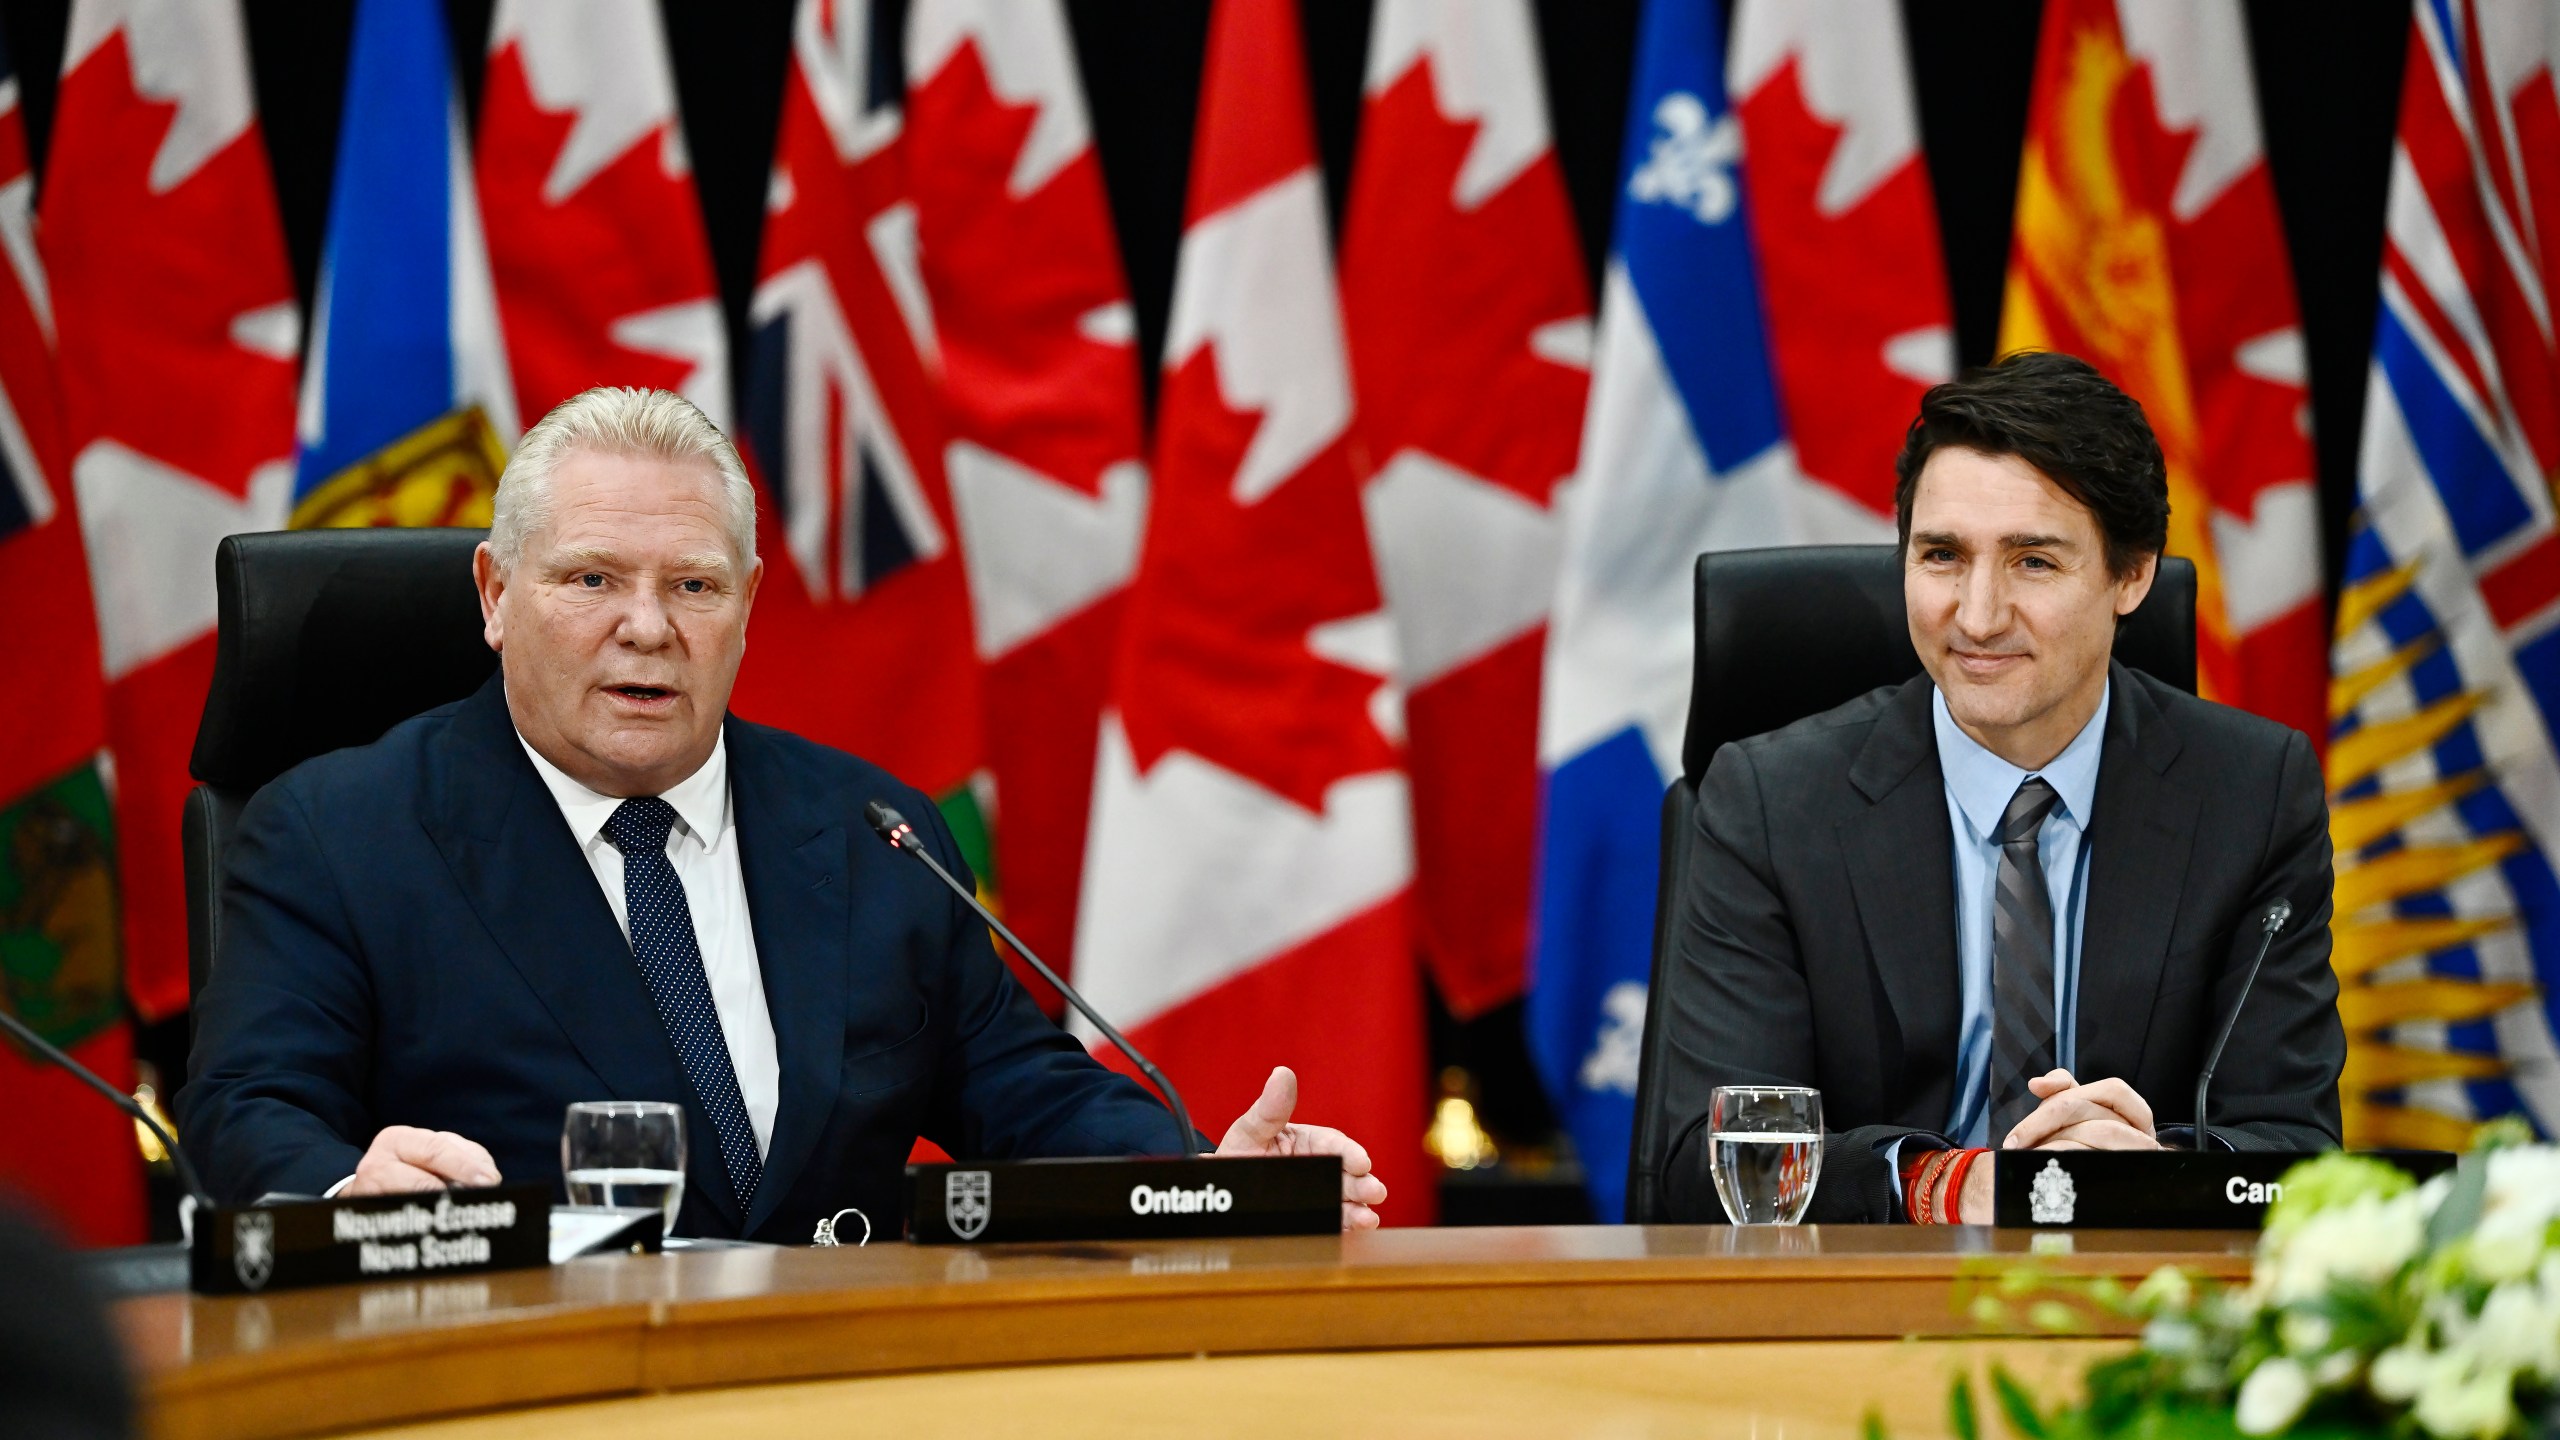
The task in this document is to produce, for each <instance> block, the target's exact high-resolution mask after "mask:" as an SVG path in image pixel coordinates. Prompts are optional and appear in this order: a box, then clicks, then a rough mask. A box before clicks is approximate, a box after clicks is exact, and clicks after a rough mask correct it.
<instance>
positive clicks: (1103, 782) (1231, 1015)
mask: <svg viewBox="0 0 2560 1440" xmlns="http://www.w3.org/2000/svg"><path fill="white" fill-rule="evenodd" d="M1188 217H1189V218H1188V224H1187V227H1186V229H1185V230H1184V233H1183V240H1182V249H1181V253H1180V257H1179V259H1178V261H1177V263H1176V269H1175V278H1174V290H1173V307H1172V314H1171V317H1170V321H1169V326H1168V332H1169V333H1168V335H1167V338H1166V356H1165V373H1164V387H1163V391H1162V399H1161V406H1160V410H1159V417H1158V426H1159V428H1158V433H1157V437H1156V466H1155V471H1156V477H1157V486H1156V494H1155V499H1154V507H1153V512H1152V514H1151V515H1150V517H1149V521H1148V526H1147V533H1146V539H1145V544H1144V548H1143V550H1142V552H1141V554H1140V557H1139V561H1138V573H1137V577H1136V578H1135V579H1134V580H1133V581H1132V582H1131V584H1130V589H1129V598H1128V613H1127V616H1126V618H1125V621H1124V632H1123V637H1122V647H1121V654H1120V663H1119V668H1118V673H1117V676H1116V678H1115V681H1114V684H1113V689H1112V703H1111V707H1110V708H1109V709H1108V710H1107V711H1106V712H1105V713H1104V716H1103V722H1102V741H1101V750H1100V761H1099V764H1098V767H1097V775H1096V778H1095V782H1094V788H1095V796H1094V815H1093V831H1092V840H1091V848H1090V850H1089V852H1088V855H1087V858H1086V865H1085V876H1084V888H1083V905H1082V910H1081V912H1080V915H1079V918H1078V922H1077V944H1076V953H1077V968H1078V971H1079V977H1080V980H1081V982H1082V984H1083V987H1084V988H1085V990H1086V992H1087V994H1088V995H1089V996H1090V997H1091V998H1092V1000H1093V1002H1094V1004H1095V1005H1096V1006H1097V1007H1099V1008H1100V1009H1101V1010H1102V1011H1103V1012H1104V1013H1105V1014H1109V1015H1114V1016H1117V1017H1120V1019H1121V1023H1122V1024H1123V1025H1124V1026H1125V1028H1127V1030H1128V1031H1129V1035H1130V1038H1131V1040H1132V1041H1134V1042H1135V1043H1137V1044H1138V1045H1140V1046H1141V1047H1143V1048H1145V1049H1146V1050H1147V1051H1148V1052H1149V1053H1150V1054H1151V1055H1152V1056H1153V1057H1154V1058H1155V1059H1156V1060H1157V1061H1158V1062H1159V1063H1161V1064H1162V1065H1163V1066H1164V1068H1165V1069H1166V1070H1167V1071H1169V1072H1170V1073H1172V1074H1173V1075H1175V1076H1177V1077H1179V1081H1180V1083H1181V1084H1182V1085H1183V1086H1184V1087H1185V1088H1186V1089H1187V1090H1188V1091H1189V1092H1190V1099H1191V1103H1192V1108H1193V1109H1194V1111H1195V1112H1196V1113H1199V1114H1201V1115H1206V1116H1222V1115H1232V1114H1237V1113H1240V1112H1241V1111H1242V1110H1243V1109H1244V1108H1245V1106H1246V1105H1248V1104H1249V1103H1250V1102H1251V1101H1252V1100H1253V1099H1254V1097H1255V1096H1256V1094H1258V1093H1259V1091H1260V1089H1261V1086H1262V1082H1263V1078H1264V1076H1265V1075H1266V1074H1267V1073H1268V1070H1269V1067H1270V1066H1271V1065H1273V1064H1275V1063H1285V1064H1288V1065H1291V1066H1293V1067H1295V1068H1296V1069H1297V1071H1298V1074H1299V1075H1300V1077H1301V1078H1302V1082H1303V1088H1302V1091H1301V1096H1302V1099H1301V1104H1300V1113H1301V1114H1302V1115H1303V1116H1305V1117H1306V1118H1309V1119H1311V1120H1316V1121H1321V1122H1322V1123H1325V1124H1328V1125H1336V1126H1339V1127H1341V1128H1343V1129H1345V1130H1348V1131H1349V1132H1350V1133H1351V1134H1352V1135H1353V1136H1355V1137H1356V1138H1358V1139H1359V1140H1360V1141H1361V1142H1362V1143H1363V1144H1365V1145H1366V1146H1367V1147H1368V1149H1369V1151H1370V1154H1371V1156H1372V1158H1373V1160H1374V1162H1375V1164H1376V1166H1377V1171H1378V1174H1379V1176H1380V1177H1381V1178H1382V1179H1384V1180H1385V1181H1386V1183H1387V1184H1388V1186H1389V1187H1391V1188H1392V1189H1393V1190H1394V1192H1395V1198H1394V1200H1393V1201H1392V1202H1391V1203H1392V1205H1393V1207H1394V1208H1393V1209H1391V1210H1390V1211H1388V1212H1387V1213H1388V1214H1389V1215H1391V1216H1392V1217H1394V1218H1395V1219H1396V1220H1397V1221H1399V1222H1408V1223H1409V1222H1415V1221H1423V1220H1428V1219H1429V1218H1430V1211H1431V1193H1430V1190H1431V1187H1430V1186H1429V1184H1428V1183H1427V1175H1428V1173H1429V1172H1428V1171H1427V1170H1426V1169H1425V1168H1424V1157H1423V1151H1422V1131H1423V1112H1424V1108H1425V1103H1424V1102H1425V1085H1424V1057H1423V1034H1422V1017H1421V978H1420V976H1419V974H1418V973H1417V972H1416V969H1415V967H1414V964H1413V960H1412V947H1411V941H1410V936H1409V931H1408V918H1407V914H1406V909H1407V899H1408V894H1409V891H1410V888H1411V883H1412V874H1413V863H1412V842H1411V831H1410V817H1409V813H1408V797H1407V793H1406V784H1405V777H1404V772H1403V768H1402V757H1401V755H1400V753H1399V746H1398V743H1397V739H1398V732H1399V731H1400V729H1401V723H1400V715H1399V710H1400V706H1399V703H1398V695H1397V691H1396V689H1395V687H1394V684H1393V682H1392V679H1391V676H1392V674H1393V670H1394V659H1395V637H1394V632H1393V629H1392V627H1391V625H1390V623H1389V620H1388V617H1387V615H1386V612H1385V609H1384V597H1383V596H1382V595H1381V593H1380V590H1379V585H1378V577H1377V571H1376V569H1375V566H1374V564H1373V562H1372V559H1371V556H1370V549H1369V540H1368V533H1367V526H1366V524H1365V522H1364V520H1363V518H1362V514H1361V504H1360V480H1361V476H1360V474H1359V473H1358V471H1357V469H1356V468H1355V459H1354V456H1355V449H1354V442H1353V435H1352V393H1351V384H1350V377H1349V375H1348V374H1347V373H1346V369H1345V362H1344V350H1343V338H1342V325H1341V315H1340V311H1339V309H1338V308H1337V302H1336V298H1335V294H1334V287H1333V275H1332V267H1331V264H1330V258H1329V255H1328V246H1327V243H1326V227H1325V215H1324V191H1323V185H1322V183H1321V181H1320V180H1319V178H1318V175H1317V170H1316V156H1315V132H1314V126H1313V123H1312V119H1311V116H1310V113H1309V105H1308V99H1307V80H1306V70H1305V62H1304V59H1303V57H1302V55H1301V53H1300V41H1299V30H1298V14H1297V6H1296V5H1295V4H1294V3H1293V0H1218V3H1217V4H1216V5H1215V6H1214V8H1213V9H1212V10H1211V11H1210V19H1209V41H1208V51H1207V58H1206V63H1205V66H1204V70H1203V75H1202V80H1201V92H1200V119H1199V125H1198V128H1197V130H1196V132H1195V138H1194V141H1193V147H1192V169H1191V193H1190V200H1189V204H1188Z"/></svg>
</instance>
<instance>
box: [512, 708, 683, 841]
mask: <svg viewBox="0 0 2560 1440" xmlns="http://www.w3.org/2000/svg"><path fill="white" fill-rule="evenodd" d="M516 743H517V744H519V745H523V746H524V753H525V755H526V757H527V758H528V759H530V760H532V761H533V768H534V773H536V774H538V775H540V776H541V777H542V783H543V786H544V787H545V788H547V789H548V790H550V792H551V798H552V799H553V800H554V801H556V802H557V803H558V804H559V806H560V814H561V818H563V819H565V820H567V821H568V822H569V833H570V834H571V835H572V836H574V837H576V839H577V842H578V848H579V849H581V850H584V849H586V848H587V847H588V846H590V845H593V844H594V843H595V840H596V837H597V836H598V835H601V834H603V833H604V824H605V822H606V821H607V820H610V819H612V818H613V812H614V811H615V810H616V809H619V808H620V807H621V805H622V802H621V801H620V800H618V799H616V798H614V797H613V796H611V795H599V794H597V793H596V792H595V791H593V790H590V789H588V788H587V787H586V786H584V785H581V784H579V783H578V782H577V781H575V780H572V779H570V778H569V772H567V771H565V770H563V769H561V768H560V767H559V766H557V765H554V764H552V763H551V762H550V761H548V760H545V759H544V758H542V752H541V751H539V750H536V749H534V748H533V746H532V745H531V744H529V743H527V742H526V740H525V738H524V735H523V734H522V733H521V732H519V733H518V734H517V735H516ZM658 798H659V799H661V800H664V801H666V802H667V804H668V805H670V806H672V807H674V809H675V812H676V819H677V820H678V821H679V822H681V823H682V824H683V826H684V828H685V829H687V830H690V831H692V832H693V836H694V838H695V839H697V840H700V841H701V842H702V845H703V848H704V849H706V850H716V849H718V848H720V839H721V837H722V836H723V835H726V834H727V833H728V831H729V736H728V733H727V731H726V729H725V728H724V729H723V731H722V733H721V735H720V738H718V739H717V740H714V741H712V742H711V758H710V759H708V760H705V761H703V762H702V768H701V769H699V770H696V771H694V772H693V773H692V774H690V775H688V776H686V777H685V778H684V779H682V780H680V781H678V782H676V783H675V784H674V785H672V786H670V787H669V788H668V789H667V791H666V792H665V793H664V794H662V795H660V796H659V797H658Z"/></svg>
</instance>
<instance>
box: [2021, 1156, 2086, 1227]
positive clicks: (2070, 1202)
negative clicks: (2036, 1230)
mask: <svg viewBox="0 0 2560 1440" xmlns="http://www.w3.org/2000/svg"><path fill="white" fill-rule="evenodd" d="M2079 1204H2080V1190H2079V1187H2078V1186H2076V1185H2073V1184H2072V1183H2071V1172H2070V1171H2068V1170H2065V1169H2063V1168H2062V1162H2061V1161H2059V1160H2047V1161H2046V1162H2044V1168H2043V1169H2042V1170H2039V1171H2037V1172H2036V1178H2035V1183H2034V1184H2032V1185H2029V1186H2028V1187H2027V1218H2028V1219H2029V1220H2032V1221H2034V1222H2035V1223H2036V1224H2038V1225H2068V1224H2070V1223H2071V1212H2072V1211H2073V1210H2075V1209H2077V1208H2078V1207H2079Z"/></svg>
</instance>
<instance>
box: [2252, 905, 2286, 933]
mask: <svg viewBox="0 0 2560 1440" xmlns="http://www.w3.org/2000/svg"><path fill="white" fill-rule="evenodd" d="M2292 918H2293V902H2292V901H2290V900H2278V901H2277V902H2276V903H2274V904H2273V905H2270V906H2268V907H2267V918H2266V919H2265V920H2264V921H2262V922H2260V923H2262V924H2263V925H2265V927H2266V931H2267V933H2268V934H2270V935H2273V934H2275V933H2276V932H2277V931H2279V930H2282V929H2283V928H2284V926H2285V922H2286V921H2288V920H2291V919H2292Z"/></svg>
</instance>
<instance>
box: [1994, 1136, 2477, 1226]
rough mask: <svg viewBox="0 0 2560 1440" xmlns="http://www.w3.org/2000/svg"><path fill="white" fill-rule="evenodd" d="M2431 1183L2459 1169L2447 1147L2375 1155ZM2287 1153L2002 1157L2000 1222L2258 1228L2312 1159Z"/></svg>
mask: <svg viewBox="0 0 2560 1440" xmlns="http://www.w3.org/2000/svg"><path fill="white" fill-rule="evenodd" d="M2366 1153H2367V1154H2369V1155H2371V1156H2372V1158H2374V1159H2376V1160H2382V1161H2387V1162H2389V1163H2390V1164H2392V1165H2396V1166H2398V1167H2399V1168H2400V1169H2402V1170H2405V1171H2407V1172H2408V1173H2409V1174H2410V1175H2411V1176H2412V1177H2414V1178H2416V1179H2419V1180H2424V1179H2427V1178H2428V1177H2430V1176H2434V1175H2438V1174H2442V1173H2443V1172H2444V1171H2447V1170H2450V1169H2452V1168H2453V1161H2454V1157H2453V1155H2452V1154H2451V1152H2449V1151H2443V1150H2375V1151H2368V1152H2366ZM2308 1158H2309V1157H2308V1156H2306V1155H2300V1154H2292V1153H2286V1152H2280V1151H2265V1150H2249V1151H2239V1152H2233V1151H2227V1150H2221V1151H2212V1152H2208V1153H2204V1154H2198V1153H2195V1152H2193V1151H2187V1150H2031V1151H2026V1152H2008V1151H2004V1152H2002V1153H2001V1155H2000V1157H1999V1160H1998V1165H1999V1169H1998V1170H1997V1171H1996V1172H1994V1174H1993V1175H1992V1178H1991V1195H1992V1201H1991V1213H1992V1218H1993V1219H1994V1220H1995V1221H1996V1222H1997V1223H1998V1224H2001V1225H2004V1226H2017V1227H2020V1228H2026V1229H2043V1230H2255V1229H2257V1228H2258V1225H2259V1223H2260V1222H2261V1221H2262V1220H2263V1219H2264V1218H2265V1216H2266V1213H2267V1206H2268V1204H2269V1203H2271V1202H2272V1201H2274V1200H2275V1199H2276V1198H2278V1197H2279V1196H2281V1195H2282V1194H2283V1193H2284V1183H2283V1182H2284V1172H2286V1171H2287V1170H2290V1169H2292V1168H2293V1167H2294V1166H2295V1165H2297V1164H2300V1163H2301V1162H2302V1161H2303V1160H2305V1159H2308Z"/></svg>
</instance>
